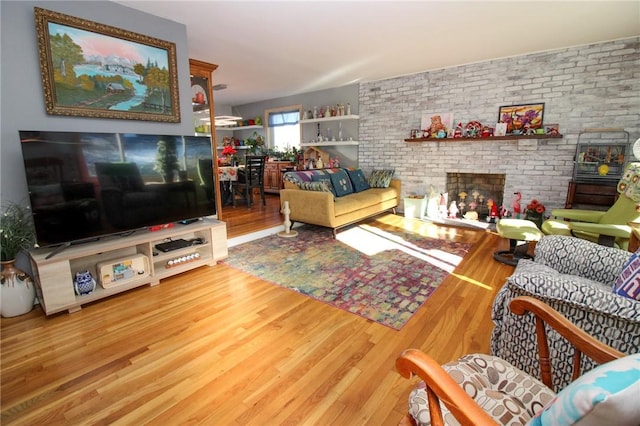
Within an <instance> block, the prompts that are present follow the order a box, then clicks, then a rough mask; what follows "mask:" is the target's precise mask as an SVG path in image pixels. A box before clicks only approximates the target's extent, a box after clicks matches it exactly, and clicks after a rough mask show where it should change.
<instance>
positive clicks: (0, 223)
mask: <svg viewBox="0 0 640 426" xmlns="http://www.w3.org/2000/svg"><path fill="white" fill-rule="evenodd" d="M35 239H36V238H35V229H34V227H33V221H32V218H31V213H30V211H29V209H28V208H27V207H22V206H21V205H19V204H16V203H13V202H12V203H8V204H7V206H6V207H5V208H3V209H2V216H0V266H1V267H2V271H1V273H0V296H1V299H2V300H1V301H0V309H1V311H0V313H1V315H2V316H3V317H13V316H16V315H22V314H25V313H27V312H29V311H31V309H33V302H34V301H35V297H36V291H35V286H34V284H33V281H32V280H31V277H30V276H29V275H28V274H27V273H25V272H24V271H21V270H20V269H18V268H16V267H15V262H16V257H17V256H18V254H19V253H20V252H22V251H23V250H26V249H29V248H31V247H33V246H34V243H35Z"/></svg>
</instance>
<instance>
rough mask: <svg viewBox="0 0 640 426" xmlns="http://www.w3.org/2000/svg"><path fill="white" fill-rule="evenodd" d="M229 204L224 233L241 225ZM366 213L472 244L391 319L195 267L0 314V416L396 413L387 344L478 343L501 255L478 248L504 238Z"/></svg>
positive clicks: (443, 351) (503, 271)
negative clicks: (407, 311)
mask: <svg viewBox="0 0 640 426" xmlns="http://www.w3.org/2000/svg"><path fill="white" fill-rule="evenodd" d="M235 210H236V212H234V214H233V215H232V214H230V215H229V223H230V232H229V234H230V235H233V234H234V233H241V232H244V230H246V229H250V228H251V225H250V224H246V223H244V222H243V219H242V214H241V210H246V206H245V207H240V206H239V207H236V209H235ZM236 214H237V216H236ZM265 214H266V211H265ZM374 220H375V221H376V222H378V224H379V226H382V227H385V228H392V227H406V228H407V229H411V230H413V231H415V232H419V233H421V234H422V235H424V236H425V237H427V238H447V239H451V240H460V241H467V242H471V243H473V244H474V245H473V248H472V249H471V251H470V253H469V254H468V255H467V256H466V257H465V258H464V259H463V260H462V262H461V264H460V265H459V266H458V267H457V268H456V270H455V271H454V272H453V273H452V274H451V275H450V276H449V277H448V278H447V279H446V280H445V281H444V282H443V283H442V285H441V286H440V287H439V288H438V290H437V291H436V292H435V293H434V294H433V295H432V296H431V297H430V298H429V299H428V300H427V302H426V303H425V304H424V305H423V306H422V307H421V308H420V310H419V311H418V312H417V313H416V315H414V316H413V318H411V320H410V321H409V323H408V324H407V325H406V326H405V327H404V328H403V329H402V330H400V331H395V330H392V329H390V328H387V327H385V326H382V325H379V324H377V323H374V322H371V321H369V320H366V319H363V318H361V317H359V316H356V315H353V314H349V313H347V312H345V311H342V310H339V309H336V308H333V307H331V306H328V305H325V304H323V303H320V302H317V301H315V300H313V299H310V298H308V297H306V296H303V295H301V294H298V293H295V292H292V291H289V290H285V289H282V288H280V287H278V286H277V285H274V284H271V283H268V282H265V281H261V280H259V279H257V278H254V277H252V276H250V275H247V274H244V273H242V272H239V271H237V270H234V269H232V268H230V267H228V266H226V265H224V264H218V265H216V266H214V267H202V268H198V269H196V270H194V271H191V272H188V273H185V274H182V275H179V276H176V277H172V278H170V279H166V280H163V281H162V282H161V283H160V285H157V286H154V287H142V288H138V289H135V290H132V291H129V292H127V293H123V294H120V295H117V296H114V297H112V298H109V299H106V300H102V301H99V302H97V303H94V304H91V305H88V306H85V307H84V308H83V309H82V310H81V311H79V312H76V313H73V314H58V315H54V316H51V317H45V316H44V314H43V313H42V311H41V310H40V309H39V308H36V309H35V310H34V311H32V312H31V313H29V314H26V315H23V316H20V317H16V318H3V319H2V322H1V331H2V336H1V344H2V355H1V361H2V373H1V379H2V383H1V388H0V391H1V423H2V424H3V425H9V424H15V425H34V424H49V425H58V424H73V425H76V424H83V425H84V424H97V425H102V424H122V425H132V424H135V425H143V424H144V425H147V424H148V425H154V424H158V425H178V424H180V425H182V424H201V425H236V424H237V425H240V424H248V425H272V424H273V425H279V424H286V425H329V424H330V425H346V424H355V425H394V424H397V423H398V421H399V420H400V419H401V418H402V416H403V415H404V413H405V411H406V407H407V396H408V394H409V391H410V389H411V388H412V386H413V385H414V384H415V382H416V380H406V379H404V378H402V377H401V376H400V375H399V374H398V373H396V371H395V359H396V357H397V356H398V354H399V353H400V352H401V351H402V350H404V349H405V348H410V347H414V348H420V349H422V350H424V351H426V352H428V353H430V354H431V355H432V356H433V357H435V358H436V359H437V360H438V361H440V362H446V361H449V360H451V359H454V358H456V357H458V356H460V355H462V354H465V353H470V352H488V350H489V338H490V333H491V329H492V323H491V320H490V305H491V302H492V300H493V298H494V295H495V293H496V291H497V290H498V289H499V288H500V287H501V286H502V284H503V283H504V281H505V279H506V277H507V276H508V275H510V274H511V273H512V271H513V268H512V267H510V266H506V265H503V264H500V263H498V262H496V261H494V260H493V259H492V253H493V252H494V251H495V250H497V249H506V248H507V246H508V243H507V241H505V240H503V239H501V238H500V237H498V236H497V235H495V234H493V233H490V232H485V231H476V230H470V229H463V228H453V227H439V226H436V225H433V224H428V223H425V222H421V221H418V220H415V219H404V218H403V217H401V216H395V215H383V216H379V217H377V218H376V219H374ZM278 223H279V222H278ZM255 229H256V225H254V227H253V230H255ZM274 261H277V259H274Z"/></svg>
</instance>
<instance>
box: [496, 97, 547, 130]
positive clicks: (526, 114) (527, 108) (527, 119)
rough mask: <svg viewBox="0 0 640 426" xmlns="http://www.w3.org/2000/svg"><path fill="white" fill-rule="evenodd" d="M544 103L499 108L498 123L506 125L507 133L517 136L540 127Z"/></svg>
mask: <svg viewBox="0 0 640 426" xmlns="http://www.w3.org/2000/svg"><path fill="white" fill-rule="evenodd" d="M543 114H544V103H537V104H526V105H511V106H501V107H500V110H499V112H498V123H506V124H507V133H509V134H513V135H519V134H523V133H526V131H527V130H529V129H539V128H541V127H542V117H543Z"/></svg>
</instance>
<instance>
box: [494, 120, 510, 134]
mask: <svg viewBox="0 0 640 426" xmlns="http://www.w3.org/2000/svg"><path fill="white" fill-rule="evenodd" d="M493 135H494V136H506V135H507V123H497V124H496V130H495V131H494V133H493Z"/></svg>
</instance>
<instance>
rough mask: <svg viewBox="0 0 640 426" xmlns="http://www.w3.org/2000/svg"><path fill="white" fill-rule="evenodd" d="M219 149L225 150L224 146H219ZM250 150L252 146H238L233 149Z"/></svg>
mask: <svg viewBox="0 0 640 426" xmlns="http://www.w3.org/2000/svg"><path fill="white" fill-rule="evenodd" d="M217 148H218V149H223V148H224V146H219V147H217ZM249 148H251V147H250V146H248V145H238V146H234V147H233V149H249Z"/></svg>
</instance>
